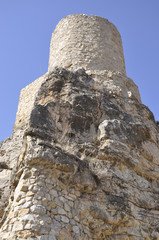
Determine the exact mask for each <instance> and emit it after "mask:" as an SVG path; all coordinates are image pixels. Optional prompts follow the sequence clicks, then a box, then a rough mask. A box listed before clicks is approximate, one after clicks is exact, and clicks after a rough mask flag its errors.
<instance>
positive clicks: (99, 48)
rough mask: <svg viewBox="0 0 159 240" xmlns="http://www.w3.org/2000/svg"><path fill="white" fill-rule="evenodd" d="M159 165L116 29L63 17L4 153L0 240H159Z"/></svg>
mask: <svg viewBox="0 0 159 240" xmlns="http://www.w3.org/2000/svg"><path fill="white" fill-rule="evenodd" d="M158 166H159V128H158V126H157V125H156V123H155V120H154V117H153V114H152V113H151V111H150V110H149V109H148V108H147V107H146V106H145V105H143V104H142V103H141V99H140V95H139V92H138V88H137V86H136V85H135V83H134V82H133V81H132V80H131V79H130V78H128V77H127V76H126V71H125V62H124V57H123V49H122V42H121V38H120V34H119V33H118V31H117V29H116V27H115V26H114V25H113V24H112V23H110V22H109V21H108V20H106V19H104V18H100V17H96V16H90V17H88V16H87V15H82V14H80V15H78V14H76V15H70V16H67V17H65V18H64V19H62V20H61V21H60V23H59V24H58V25H57V27H56V29H55V31H54V33H53V35H52V39H51V45H50V58H49V69H48V72H47V73H46V74H45V75H43V76H42V77H40V78H39V79H37V80H35V81H34V82H33V83H31V84H30V85H28V86H27V87H25V88H24V89H22V91H21V94H20V100H19V106H18V111H17V117H16V122H15V127H14V132H13V135H12V136H11V137H10V138H8V139H6V140H5V141H4V143H3V145H2V146H1V148H0V167H1V182H0V189H1V191H0V193H1V195H0V197H1V202H0V204H1V205H0V215H1V218H2V220H1V233H0V239H2V240H15V239H18V240H23V239H29V240H38V239H39V240H56V239H59V240H64V239H65V240H71V239H72V240H85V239H88V240H93V239H95V240H105V239H110V240H114V239H117V240H118V239H120V240H128V239H140V240H141V239H147V240H148V239H159V225H158V215H159V211H158V206H159V200H158V199H159V191H158V186H159V180H158V178H159V177H158V170H159V167H158Z"/></svg>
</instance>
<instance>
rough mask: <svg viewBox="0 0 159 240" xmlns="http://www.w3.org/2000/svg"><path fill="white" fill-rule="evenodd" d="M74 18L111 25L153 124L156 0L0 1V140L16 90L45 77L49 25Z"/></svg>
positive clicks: (157, 97)
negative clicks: (79, 15)
mask: <svg viewBox="0 0 159 240" xmlns="http://www.w3.org/2000/svg"><path fill="white" fill-rule="evenodd" d="M75 13H85V14H88V15H91V14H94V15H97V16H101V17H105V18H107V19H108V20H109V21H111V22H112V23H114V24H115V26H116V27H117V28H118V30H119V32H120V34H121V37H122V41H123V48H124V55H125V62H126V71H127V75H128V77H130V78H132V79H133V80H134V82H135V83H136V84H137V85H138V87H139V91H140V94H141V98H142V102H143V104H145V105H147V106H148V107H149V108H150V110H151V111H152V112H153V113H154V115H155V118H156V120H159V108H158V102H159V93H158V92H159V79H158V78H159V76H158V71H159V1H158V0H57V1H54V0H14V1H13V0H0V84H1V85H0V103H1V104H0V107H1V111H0V112H1V117H0V140H4V139H5V138H7V137H9V136H10V135H11V134H12V130H13V126H14V122H15V117H16V111H17V107H18V101H19V94H20V90H21V89H22V88H24V87H25V86H26V85H28V84H29V83H31V82H33V81H34V80H35V79H37V78H38V77H40V76H41V75H43V74H44V73H45V72H47V68H48V60H49V45H50V39H51V35H52V32H53V30H54V29H55V26H56V25H57V23H58V22H59V21H60V20H61V18H63V17H65V16H66V15H69V14H75Z"/></svg>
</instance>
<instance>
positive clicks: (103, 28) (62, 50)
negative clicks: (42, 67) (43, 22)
mask: <svg viewBox="0 0 159 240" xmlns="http://www.w3.org/2000/svg"><path fill="white" fill-rule="evenodd" d="M55 66H59V67H64V68H67V69H70V70H77V69H78V68H84V69H87V70H111V71H119V72H122V73H124V74H125V61H124V56H123V48H122V41H121V37H120V34H119V32H118V30H117V29H116V27H115V26H114V25H113V24H112V23H110V22H109V21H108V20H107V19H104V18H101V17H97V16H93V15H92V16H90V17H88V16H87V15H84V14H74V15H70V16H67V17H65V18H63V19H62V20H61V21H60V22H59V24H58V25H57V27H56V29H55V31H54V33H53V35H52V39H51V45H50V59H49V71H52V70H53V68H54V67H55Z"/></svg>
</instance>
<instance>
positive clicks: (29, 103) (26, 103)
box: [14, 74, 47, 129]
mask: <svg viewBox="0 0 159 240" xmlns="http://www.w3.org/2000/svg"><path fill="white" fill-rule="evenodd" d="M46 75H47V74H44V75H43V76H41V77H40V78H38V79H36V80H35V81H34V82H32V83H31V84H29V85H28V86H26V87H25V88H23V89H22V90H21V92H20V98H19V104H18V110H17V114H16V121H15V125H14V129H16V128H17V127H21V126H24V125H25V124H26V123H27V122H28V120H29V116H30V113H31V110H32V108H33V105H34V101H35V96H36V93H37V91H38V89H39V88H40V86H41V84H42V82H43V81H45V78H46Z"/></svg>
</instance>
